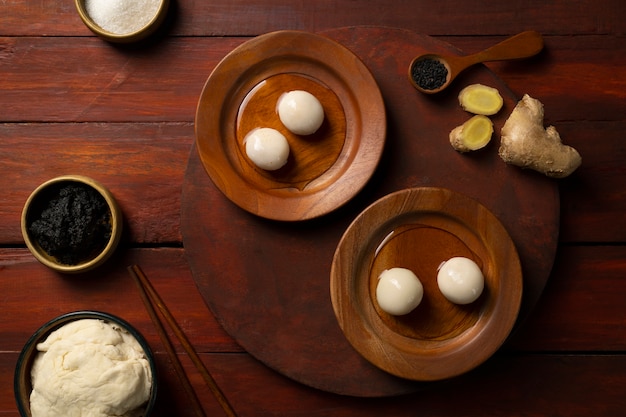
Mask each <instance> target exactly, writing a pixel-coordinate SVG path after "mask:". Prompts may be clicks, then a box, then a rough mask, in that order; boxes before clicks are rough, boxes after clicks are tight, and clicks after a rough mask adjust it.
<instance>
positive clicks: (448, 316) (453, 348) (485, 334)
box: [330, 187, 522, 381]
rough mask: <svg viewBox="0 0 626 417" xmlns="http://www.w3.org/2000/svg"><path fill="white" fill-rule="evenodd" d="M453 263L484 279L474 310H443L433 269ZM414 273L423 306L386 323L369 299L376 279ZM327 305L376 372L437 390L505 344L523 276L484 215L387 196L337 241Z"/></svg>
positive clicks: (450, 197)
mask: <svg viewBox="0 0 626 417" xmlns="http://www.w3.org/2000/svg"><path fill="white" fill-rule="evenodd" d="M453 256H465V257H468V258H470V259H473V260H474V261H475V262H476V263H477V264H478V265H479V266H480V267H481V269H482V271H483V274H484V275H485V290H484V291H483V294H482V295H481V296H480V298H479V299H478V300H476V301H475V302H474V303H472V304H469V305H466V306H459V305H455V304H453V303H451V302H449V301H447V300H446V299H445V298H444V297H443V295H442V294H441V293H440V291H439V290H438V287H437V267H438V266H439V264H440V263H441V262H443V261H446V260H448V259H449V258H451V257H453ZM394 266H400V267H404V268H409V269H411V270H413V271H414V272H415V273H416V274H417V276H418V277H419V278H420V280H421V281H422V284H423V285H424V299H423V300H422V303H421V304H420V305H419V306H418V307H417V308H416V309H415V310H414V311H412V312H411V313H409V314H408V315H406V316H392V315H389V314H387V313H385V312H383V311H382V310H380V308H379V307H378V305H377V303H376V299H375V293H376V284H377V280H378V276H379V274H380V273H381V272H382V271H383V270H384V269H388V268H391V267H394ZM330 288H331V299H332V304H333V309H334V311H335V315H336V317H337V320H338V322H339V325H340V327H341V329H342V331H343V332H344V334H345V336H346V338H347V339H348V341H349V342H350V343H351V344H352V346H353V347H354V348H355V349H356V350H357V351H358V352H359V353H360V354H361V355H363V356H364V357H365V358H366V359H367V360H369V361H370V362H371V363H373V364H374V365H376V366H378V367H379V368H381V369H383V370H385V371H387V372H389V373H391V374H393V375H396V376H399V377H402V378H407V379H411V380H416V381H435V380H442V379H446V378H451V377H454V376H457V375H460V374H463V373H465V372H467V371H470V370H471V369H473V368H475V367H476V366H478V365H480V364H481V363H483V362H484V361H485V360H487V359H488V358H489V357H490V356H491V355H492V354H493V353H494V352H495V351H496V350H497V349H498V348H499V347H500V346H501V345H502V343H504V341H505V340H506V338H507V337H508V335H509V333H510V331H511V329H512V328H513V325H514V324H515V321H516V319H517V315H518V312H519V309H520V305H521V300H522V272H521V266H520V261H519V258H518V254H517V251H516V248H515V245H514V244H513V241H512V240H511V238H510V237H509V235H508V233H507V231H506V230H505V228H504V227H503V226H502V224H501V223H500V222H499V221H498V219H497V218H496V217H495V216H494V215H493V214H492V213H491V212H490V211H489V210H487V209H486V208H485V207H484V206H482V205H481V204H479V203H478V202H476V201H475V200H473V199H471V198H469V197H466V196H464V195H462V194H458V193H455V192H452V191H450V190H447V189H442V188H430V187H424V188H413V189H407V190H403V191H398V192H395V193H392V194H390V195H388V196H386V197H383V198H381V199H380V200H378V201H376V202H375V203H373V204H372V205H371V206H369V207H368V208H367V209H365V210H364V211H363V212H362V213H361V214H360V215H359V216H358V217H357V218H356V219H355V221H354V222H353V223H352V224H351V225H350V226H349V227H348V229H347V231H346V232H345V234H344V235H343V237H342V238H341V240H340V242H339V245H338V247H337V250H336V252H335V256H334V259H333V264H332V268H331V280H330Z"/></svg>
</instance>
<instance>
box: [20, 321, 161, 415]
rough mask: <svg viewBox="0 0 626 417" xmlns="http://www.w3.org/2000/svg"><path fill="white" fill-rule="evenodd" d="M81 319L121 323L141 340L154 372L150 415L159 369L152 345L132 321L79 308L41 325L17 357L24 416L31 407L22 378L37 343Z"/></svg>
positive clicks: (145, 413) (148, 406) (138, 340)
mask: <svg viewBox="0 0 626 417" xmlns="http://www.w3.org/2000/svg"><path fill="white" fill-rule="evenodd" d="M80 319H100V320H105V321H110V322H113V323H115V324H119V325H120V326H122V327H123V328H124V329H125V330H126V331H128V332H129V333H130V334H131V335H132V336H133V337H134V338H135V339H136V340H137V342H139V345H140V346H141V348H142V349H143V350H144V352H145V354H146V358H147V359H148V364H149V366H150V372H151V374H152V385H151V391H150V398H149V400H148V403H147V404H146V408H145V412H144V416H149V415H150V412H151V411H152V409H153V408H154V404H155V402H156V398H157V369H156V362H155V359H154V354H153V353H152V349H150V345H149V344H148V342H147V341H146V339H145V338H144V337H143V335H141V333H139V331H138V330H137V329H135V328H134V327H133V326H132V325H131V324H130V323H128V322H127V321H126V320H124V319H122V318H120V317H117V316H115V315H113V314H110V313H105V312H102V311H96V310H79V311H72V312H69V313H65V314H62V315H60V316H57V317H55V318H53V319H52V320H49V321H48V322H47V323H45V324H44V325H42V326H41V327H39V329H37V331H35V333H33V334H32V335H31V336H30V337H29V338H28V341H27V342H26V344H25V345H24V347H23V348H22V351H21V352H20V355H19V356H18V358H17V364H16V366H15V374H14V377H13V393H14V395H15V402H16V404H17V408H18V411H19V413H20V415H21V416H22V417H31V413H30V408H28V409H27V407H29V406H27V405H26V404H23V403H22V402H21V400H20V393H21V392H22V389H23V388H24V387H25V386H26V385H25V384H26V381H24V380H23V379H22V377H23V376H28V377H30V375H24V373H25V372H26V371H27V370H28V369H29V368H30V366H29V363H30V362H32V360H33V359H34V356H33V357H32V358H30V355H31V354H32V353H33V350H35V349H36V347H37V343H39V341H41V340H42V338H43V337H47V336H48V335H49V334H50V333H52V332H53V331H55V330H57V329H59V328H61V327H62V326H63V325H65V324H67V323H69V322H71V321H75V320H80Z"/></svg>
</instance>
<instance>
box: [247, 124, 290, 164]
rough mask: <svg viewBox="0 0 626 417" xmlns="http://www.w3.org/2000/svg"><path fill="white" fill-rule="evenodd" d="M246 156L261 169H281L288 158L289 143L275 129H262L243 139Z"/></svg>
mask: <svg viewBox="0 0 626 417" xmlns="http://www.w3.org/2000/svg"><path fill="white" fill-rule="evenodd" d="M244 144H245V146H246V154H247V155H248V158H250V160H251V161H252V162H254V163H255V165H256V166H258V167H259V168H261V169H265V170H267V171H274V170H277V169H279V168H282V167H283V166H284V165H285V164H286V163H287V158H288V157H289V142H287V138H285V136H284V135H283V134H282V133H280V132H279V131H278V130H276V129H272V128H269V127H262V128H259V129H254V130H252V131H251V132H250V133H248V134H247V135H246V137H245V139H244Z"/></svg>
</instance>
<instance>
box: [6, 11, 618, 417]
mask: <svg viewBox="0 0 626 417" xmlns="http://www.w3.org/2000/svg"><path fill="white" fill-rule="evenodd" d="M173 3H175V7H174V8H173V10H172V12H171V13H170V14H169V16H168V22H167V23H166V25H165V26H164V27H163V30H162V31H160V33H159V34H158V35H157V36H156V37H155V38H154V39H152V40H151V41H150V42H147V43H144V44H141V45H136V46H129V47H114V46H112V45H110V44H107V43H106V42H103V41H102V40H100V39H97V38H96V37H95V36H94V35H93V34H92V33H91V32H90V31H89V30H88V29H87V28H86V27H85V26H84V25H83V24H82V22H81V21H80V19H79V17H78V14H77V13H76V11H75V9H74V4H73V2H71V1H65V0H63V1H61V0H50V1H45V2H42V1H38V2H37V1H33V0H14V1H8V2H4V3H3V4H2V13H0V109H1V110H0V190H2V197H1V198H0V415H2V416H9V417H17V416H18V412H17V410H16V407H15V403H14V401H13V389H12V378H13V369H14V366H15V361H16V360H17V355H18V352H19V350H20V349H21V346H22V345H23V343H24V342H25V340H26V338H27V337H28V336H29V335H30V334H31V333H32V331H34V330H35V329H36V328H37V327H38V326H39V325H41V324H42V323H43V322H44V321H45V320H47V319H49V318H50V317H53V316H55V315H58V314H60V313H62V312H66V311H69V310H75V309H79V308H99V309H103V310H105V311H110V312H112V313H116V314H119V315H120V316H122V317H125V318H127V319H129V320H130V321H131V322H132V323H133V324H135V325H137V326H139V327H140V328H141V331H142V332H143V333H144V334H145V335H146V336H147V337H148V340H149V342H150V343H151V345H152V346H153V347H154V348H155V350H156V351H157V357H158V359H159V371H160V378H161V382H162V386H163V390H162V391H161V394H160V397H159V410H160V411H159V413H158V414H159V415H163V416H165V415H168V416H169V415H175V416H182V417H186V416H191V415H193V414H192V411H191V409H190V408H189V406H188V404H187V403H186V401H185V397H184V393H183V392H182V390H181V388H180V387H179V386H178V385H177V382H176V377H175V374H174V371H173V369H172V367H171V366H170V365H169V363H168V361H167V358H166V357H165V354H164V350H163V349H162V347H161V346H160V345H159V341H158V338H157V335H156V332H155V331H154V330H153V328H152V326H151V323H150V322H149V319H148V317H147V314H146V313H145V311H144V310H143V308H142V307H141V305H140V302H139V300H138V298H137V297H138V294H136V293H135V292H134V291H132V285H129V283H128V279H127V277H126V274H125V267H126V266H127V265H128V264H130V263H135V262H137V263H140V264H141V265H142V266H143V267H144V269H145V270H146V272H147V273H148V274H149V276H150V277H151V279H153V280H154V282H155V285H156V286H157V289H159V291H160V292H161V293H162V294H163V295H164V296H165V297H166V301H167V303H168V306H170V308H171V309H173V310H174V311H173V313H174V315H176V317H177V318H178V319H179V320H180V322H181V324H182V325H183V327H184V330H185V331H186V333H187V334H188V336H189V337H190V340H191V342H192V343H193V344H194V346H196V347H197V348H198V349H199V351H200V352H201V357H202V358H203V359H204V360H205V361H206V363H207V366H209V367H210V369H211V372H212V374H213V375H215V377H216V379H217V382H218V384H219V385H220V386H221V387H222V388H223V389H224V390H225V391H226V394H227V395H228V396H229V399H232V401H233V404H234V407H235V409H236V410H237V411H239V412H240V414H241V415H246V416H272V415H275V416H298V415H307V416H325V415H333V416H346V417H347V416H353V415H355V414H358V415H364V416H379V415H383V414H393V415H397V416H414V415H416V414H417V415H421V414H423V415H431V416H442V417H443V416H456V415H459V414H464V415H467V416H484V415H485V409H488V410H489V414H490V415H493V416H507V417H509V416H524V415H533V416H554V415H567V416H574V417H578V416H580V417H583V416H584V417H587V416H590V415H593V416H602V417H614V416H619V415H622V414H623V410H624V409H626V400H625V399H624V395H623V389H622V387H623V386H624V384H625V383H626V381H625V380H624V375H626V362H625V359H624V355H623V352H624V351H626V333H625V332H624V328H625V323H624V320H623V318H624V317H626V304H625V303H624V298H623V294H624V293H625V292H626V288H624V285H625V282H626V281H625V280H624V279H623V277H624V275H625V274H626V264H625V263H624V259H626V249H625V246H624V242H625V237H626V216H624V211H625V210H626V194H625V193H624V192H623V190H624V187H625V186H624V162H623V161H624V158H625V157H626V155H625V148H624V146H623V132H624V131H625V130H626V124H625V119H624V115H625V114H626V80H625V79H624V77H623V75H622V74H623V73H624V68H625V67H626V43H624V41H623V37H624V35H625V34H626V25H625V24H624V22H626V7H624V5H623V2H622V1H621V0H607V1H603V2H596V1H591V0H582V1H577V0H565V1H560V2H546V1H543V0H529V1H525V2H519V1H511V2H502V1H498V0H481V1H478V2H467V1H465V2H464V1H458V0H451V1H447V2H441V1H434V0H423V1H420V2H415V1H408V0H400V1H396V2H393V3H389V2H387V1H386V0H371V1H354V2H335V1H330V0H322V1H318V2H308V3H297V2H295V3H294V2H293V1H291V2H289V1H285V0H247V1H242V0H233V1H230V0H229V1H219V0H218V1H211V2H203V1H193V0H178V1H176V2H173ZM353 25H384V26H388V27H395V28H403V29H408V30H411V31H414V32H416V33H424V34H428V35H434V36H437V37H438V38H439V39H441V40H444V41H448V42H449V43H450V44H452V45H454V47H455V48H457V49H458V50H459V51H462V52H463V53H468V54H469V53H474V52H478V51H480V50H482V49H485V48H487V47H489V46H491V45H493V44H495V43H497V42H499V41H501V40H503V39H505V38H506V37H507V36H510V35H513V34H515V33H518V32H521V31H524V30H537V31H539V32H540V33H542V35H543V36H544V41H545V49H544V51H543V52H542V53H541V54H539V55H538V56H536V57H534V58H530V59H527V60H523V61H517V62H515V63H512V62H503V63H488V64H487V67H488V68H490V69H491V70H493V71H494V73H495V74H496V75H497V76H498V77H499V78H500V79H501V80H502V81H503V82H504V83H505V84H506V85H507V86H508V88H509V89H510V91H511V92H512V93H513V94H514V95H515V96H518V97H521V96H522V95H523V94H524V93H529V94H530V95H531V96H533V97H536V98H539V99H540V100H541V101H542V102H543V103H544V104H545V110H546V123H548V124H554V125H555V126H556V128H557V130H559V132H560V133H561V136H562V137H563V140H564V141H565V142H566V143H568V144H571V145H573V146H574V147H576V148H577V149H579V150H580V151H581V154H582V156H583V165H582V167H581V168H580V169H579V170H578V171H577V172H576V173H575V174H574V175H573V176H572V177H569V178H568V179H566V180H564V181H559V183H558V185H559V191H560V201H561V213H560V217H561V227H560V230H559V240H560V244H559V248H558V250H557V253H556V260H555V264H554V268H553V270H552V272H551V274H550V279H549V282H548V285H547V287H546V289H545V291H544V292H543V294H542V296H541V298H540V299H539V301H538V303H537V305H536V308H535V309H534V310H533V314H532V315H531V316H530V317H529V318H528V319H527V320H526V321H525V322H524V323H522V325H521V326H520V328H519V330H518V332H517V333H516V334H515V335H514V337H513V339H512V340H510V341H509V343H508V344H507V345H506V350H505V351H504V352H502V353H501V354H499V355H497V356H496V357H495V358H493V360H492V361H488V362H487V363H486V364H485V365H484V366H482V367H479V368H478V369H477V370H476V371H475V372H472V373H470V374H469V375H467V376H466V377H462V378H460V379H456V380H454V381H452V382H451V383H448V384H445V385H441V386H440V387H437V388H436V389H432V390H429V391H425V392H417V393H414V394H411V395H405V396H400V397H396V398H391V399H363V398H352V397H344V396H337V395H334V394H328V393H324V392H321V391H319V390H314V389H310V388H307V387H306V386H304V385H301V384H298V383H294V382H293V381H292V380H291V379H289V378H285V377H283V376H281V375H279V374H278V373H276V372H274V371H272V370H270V369H268V368H267V367H266V366H265V365H263V364H261V363H259V362H258V361H256V360H255V359H254V358H252V357H251V356H250V355H248V354H246V353H245V352H243V349H242V348H241V347H240V346H238V344H237V343H236V342H235V341H234V340H233V339H232V338H230V337H229V336H228V334H227V333H226V332H225V331H224V330H223V329H222V327H221V326H220V324H219V322H218V320H217V319H216V318H215V317H214V316H213V315H212V314H211V313H210V311H209V309H208V308H207V307H206V305H205V303H204V301H203V299H202V298H201V296H200V295H199V294H198V292H197V290H196V287H195V284H194V282H193V280H192V276H191V272H190V271H189V267H188V264H187V259H186V258H185V256H186V255H185V250H184V249H183V247H182V234H181V230H180V209H181V193H180V192H181V189H182V182H183V178H184V173H185V169H186V163H187V160H188V157H189V151H190V150H191V148H192V144H193V140H194V135H193V122H194V112H195V108H196V105H197V100H198V96H199V94H200V91H201V89H202V86H203V84H204V82H205V80H206V78H207V77H208V74H209V73H210V71H211V70H212V69H213V68H214V67H215V65H217V63H218V62H219V61H220V60H221V59H222V58H223V57H224V56H225V55H226V54H227V53H228V52H230V51H231V50H232V49H233V48H235V47H236V46H238V45H240V44H242V43H243V42H245V41H246V40H247V39H250V38H251V37H253V36H257V35H259V34H262V33H266V32H269V31H273V30H280V29H300V30H308V31H323V30H329V29H336V28H338V27H343V26H353ZM383 49H384V45H381V48H380V50H383ZM368 59H371V60H374V61H376V60H378V59H386V58H385V55H384V54H380V53H376V54H371V55H370V56H368ZM457 81H458V80H457ZM389 114H390V120H392V121H393V122H397V121H398V119H399V117H400V116H399V115H398V113H397V109H396V108H392V109H391V112H390V113H389ZM390 134H391V135H392V136H395V135H401V134H402V131H401V130H396V131H392V132H390ZM68 172H71V173H83V174H87V175H90V176H93V177H95V178H98V179H100V180H102V181H103V182H104V183H105V184H106V185H107V186H108V187H109V188H111V189H112V191H113V192H114V194H115V195H116V197H117V198H118V199H119V200H121V202H122V209H123V211H124V215H125V217H126V218H127V221H128V227H127V229H126V230H127V232H128V233H127V235H126V236H125V239H124V241H123V245H122V246H121V247H120V248H119V253H118V255H117V257H116V259H115V260H114V261H113V262H112V263H111V264H110V265H109V266H107V267H106V268H105V269H103V270H100V271H99V272H97V273H94V274H89V275H87V276H85V277H82V278H80V279H79V278H78V277H76V278H74V279H67V278H64V277H60V276H58V275H56V274H53V273H52V272H50V271H49V270H47V269H45V268H44V267H43V266H42V265H40V264H39V263H38V262H37V261H35V260H34V258H33V257H32V255H30V253H29V252H28V251H27V250H26V249H25V248H24V246H23V242H22V240H21V236H20V232H19V215H20V212H21V208H22V205H23V203H24V201H25V199H26V197H27V196H28V194H29V193H30V191H32V189H33V188H34V187H35V186H36V185H37V184H39V183H41V182H43V181H44V180H46V179H48V178H51V177H53V176H56V175H60V174H65V173H68ZM411 180H414V178H413V179H407V181H411ZM219 220H220V221H231V220H230V218H228V217H224V218H220V219H219ZM527 220H528V219H521V221H527ZM216 221H217V220H216ZM238 226H240V223H237V222H233V223H232V227H233V230H239V229H238ZM249 238H250V239H254V236H253V235H250V236H249ZM257 249H258V250H263V248H257ZM230 250H231V251H232V252H231V253H233V254H235V255H237V254H239V253H240V251H239V248H237V247H232V248H230ZM251 273H254V271H251ZM179 352H180V355H181V359H182V360H183V362H185V360H186V359H187V358H185V356H184V354H183V353H182V349H179ZM187 366H188V369H189V371H191V375H192V380H193V381H194V384H195V385H196V386H202V381H201V377H200V376H199V375H197V374H194V373H193V372H192V366H191V364H190V363H188V364H187ZM329 372H333V370H329ZM451 392H453V393H454V395H456V396H457V397H455V398H456V399H458V401H450V395H451V394H450V393H451ZM202 398H203V400H204V406H205V408H206V410H207V412H208V414H211V415H219V412H220V409H219V405H218V404H217V403H216V402H215V401H213V400H212V398H211V395H210V393H209V392H208V390H207V391H206V392H204V395H203V396H202ZM461 404H462V405H463V409H460V405H461Z"/></svg>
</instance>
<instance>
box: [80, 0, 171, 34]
mask: <svg viewBox="0 0 626 417" xmlns="http://www.w3.org/2000/svg"><path fill="white" fill-rule="evenodd" d="M169 3H170V1H169V0H75V4H76V10H77V11H78V14H79V16H80V18H81V20H82V21H83V23H84V24H85V25H86V26H87V27H88V28H89V29H90V30H91V31H92V32H93V33H95V34H96V35H98V36H100V37H101V38H102V39H105V40H107V41H109V42H114V43H133V42H138V41H140V40H143V39H145V38H147V37H149V36H150V35H152V34H153V33H154V32H155V31H156V30H157V29H158V28H159V26H160V25H161V24H162V23H163V21H164V20H165V17H166V15H167V11H168V8H169Z"/></svg>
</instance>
